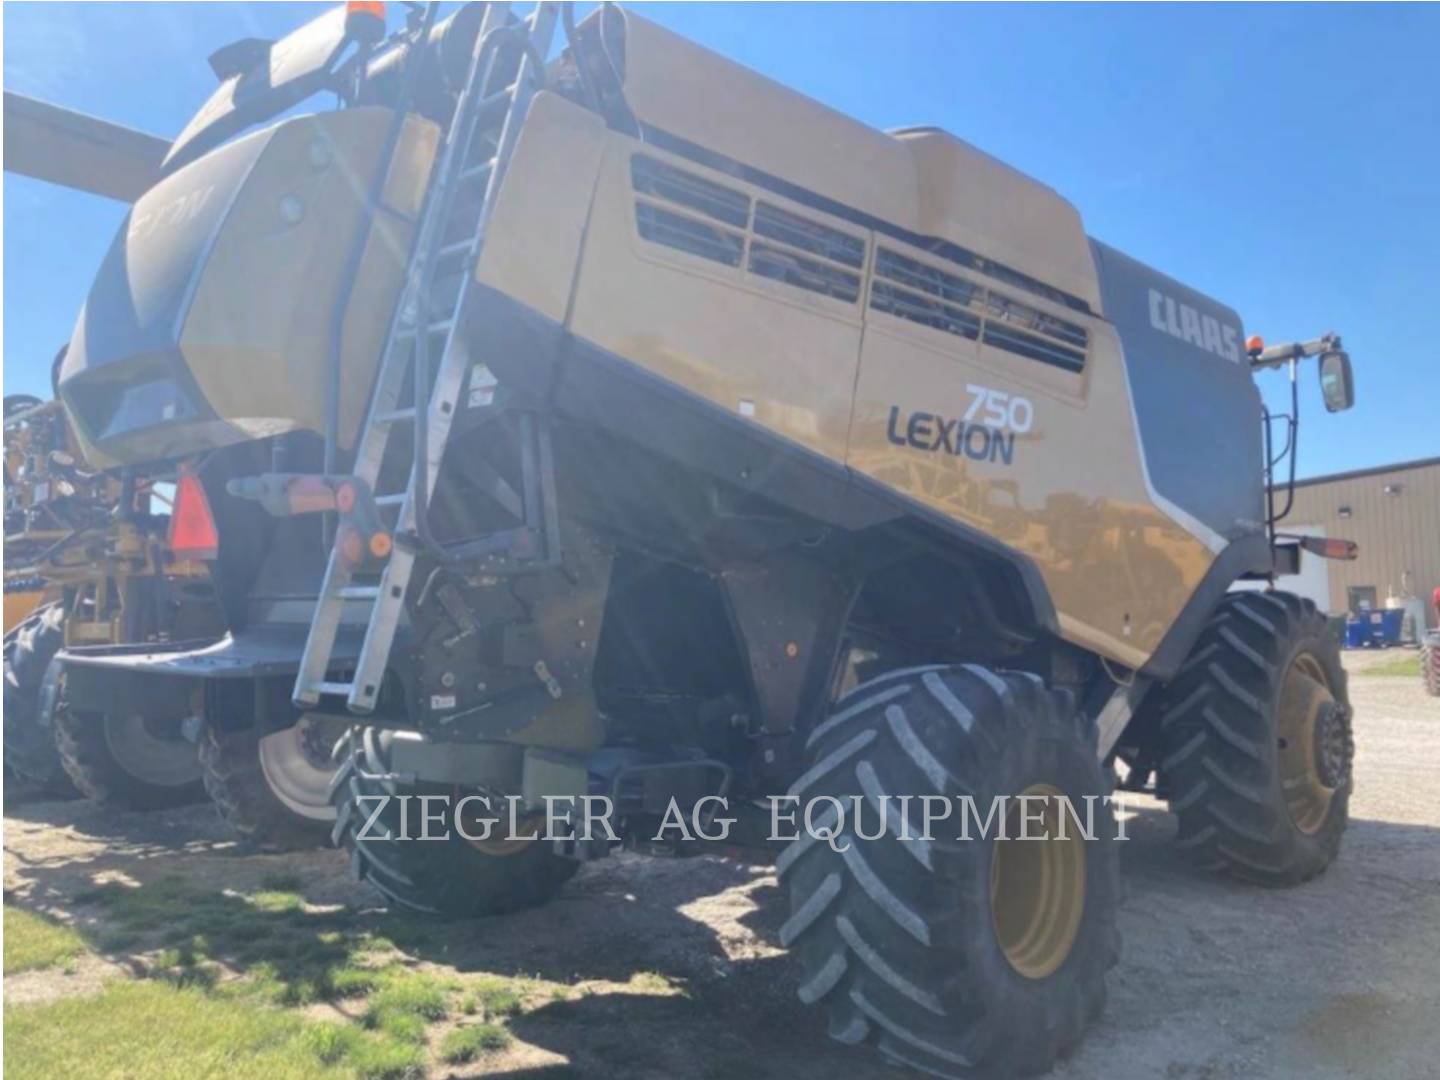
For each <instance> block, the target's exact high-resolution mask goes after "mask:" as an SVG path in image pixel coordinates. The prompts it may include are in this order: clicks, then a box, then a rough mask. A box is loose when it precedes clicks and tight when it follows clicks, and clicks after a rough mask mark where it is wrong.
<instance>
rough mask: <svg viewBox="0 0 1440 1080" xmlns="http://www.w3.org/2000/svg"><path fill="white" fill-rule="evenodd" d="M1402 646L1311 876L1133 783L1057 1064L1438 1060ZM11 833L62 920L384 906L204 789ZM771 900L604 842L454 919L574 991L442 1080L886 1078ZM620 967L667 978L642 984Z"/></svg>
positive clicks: (1370, 704) (1428, 852)
mask: <svg viewBox="0 0 1440 1080" xmlns="http://www.w3.org/2000/svg"><path fill="white" fill-rule="evenodd" d="M1393 655H1394V654H1388V655H1387V654H1379V655H1376V656H1371V655H1367V654H1358V655H1357V654H1349V655H1348V656H1347V659H1346V664H1347V667H1349V668H1350V670H1351V671H1352V673H1353V674H1352V680H1351V687H1352V698H1353V701H1354V704H1355V709H1356V741H1357V745H1358V750H1357V760H1356V766H1355V768H1356V792H1355V796H1354V799H1353V801H1352V803H1351V817H1352V820H1351V824H1350V830H1349V832H1348V834H1347V836H1346V840H1345V847H1344V850H1343V852H1342V854H1341V856H1340V858H1339V860H1338V861H1337V862H1336V863H1335V864H1334V865H1333V866H1332V867H1331V868H1330V870H1329V871H1328V872H1327V873H1326V874H1325V875H1324V876H1323V877H1322V878H1320V879H1319V880H1317V881H1315V882H1313V883H1311V884H1309V885H1307V886H1305V887H1303V888H1300V889H1297V890H1293V891H1287V892H1271V891H1265V890H1260V889H1255V888H1250V887H1246V886H1242V885H1237V884H1231V883H1227V882H1225V881H1220V880H1214V879H1209V878H1206V877H1203V876H1199V875H1197V874H1196V873H1194V872H1192V871H1191V870H1190V869H1189V868H1187V867H1186V866H1185V865H1184V864H1183V863H1182V862H1181V861H1180V859H1179V857H1178V856H1177V854H1176V852H1175V851H1174V850H1173V848H1172V846H1171V843H1170V841H1171V839H1172V836H1173V833H1174V823H1173V820H1172V819H1171V818H1170V817H1169V816H1168V815H1167V814H1165V813H1163V812H1162V811H1161V809H1160V808H1159V806H1158V805H1157V804H1155V803H1153V802H1151V801H1149V800H1147V799H1136V800H1135V802H1134V803H1133V805H1132V808H1131V809H1132V811H1133V818H1131V820H1130V821H1129V823H1128V833H1129V836H1130V840H1129V842H1128V843H1127V844H1126V846H1125V848H1124V850H1123V860H1124V880H1125V883H1126V893H1127V895H1126V898H1125V901H1124V905H1123V907H1122V910H1121V912H1120V926H1121V931H1122V933H1123V935H1124V942H1125V950H1124V955H1123V958H1122V960H1121V963H1120V966H1119V967H1118V968H1117V969H1116V971H1115V972H1114V973H1113V974H1112V976H1111V979H1110V1003H1109V1008H1108V1010H1107V1012H1106V1015H1105V1018H1104V1019H1103V1021H1102V1022H1101V1023H1100V1025H1099V1026H1098V1027H1097V1028H1096V1029H1094V1030H1093V1031H1092V1032H1091V1033H1090V1036H1089V1037H1088V1038H1087V1039H1086V1041H1085V1042H1084V1044H1083V1045H1082V1047H1081V1048H1080V1050H1079V1052H1078V1053H1077V1054H1076V1056H1075V1057H1074V1058H1073V1059H1072V1060H1070V1061H1069V1062H1067V1063H1065V1064H1063V1065H1062V1066H1061V1067H1060V1068H1059V1069H1058V1070H1057V1071H1056V1072H1055V1074H1054V1076H1056V1077H1057V1078H1061V1080H1082V1078H1083V1080H1091V1078H1096V1080H1098V1078H1101V1077H1104V1078H1106V1080H1117V1078H1128V1077H1145V1078H1149V1077H1156V1076H1162V1077H1166V1078H1169V1080H1192V1078H1193V1080H1202V1078H1207V1080H1208V1078H1220V1077H1232V1076H1233V1077H1239V1076H1245V1077H1250V1076H1261V1075H1263V1076H1281V1077H1292V1076H1293V1077H1306V1078H1325V1077H1348V1076H1384V1077H1427V1078H1428V1077H1433V1076H1435V1075H1437V1073H1440V1023H1437V1020H1440V980H1437V975H1440V700H1437V699H1433V698H1428V697H1426V696H1425V694H1424V691H1423V689H1422V687H1421V685H1420V682H1419V680H1418V679H1403V678H1393V677H1390V678H1385V677H1377V676H1369V677H1367V676H1366V675H1365V674H1364V669H1365V667H1367V666H1368V665H1370V664H1372V663H1374V662H1376V661H1383V660H1385V659H1389V658H1393ZM4 842H5V890H6V897H7V899H9V900H13V901H15V902H17V903H20V904H22V905H24V906H27V907H30V908H33V909H37V910H41V911H45V912H49V913H52V914H54V915H56V916H57V917H60V918H62V919H67V920H68V919H71V918H76V919H79V920H81V921H83V920H84V919H85V918H86V917H88V916H86V914H85V908H84V907H83V905H81V906H76V905H74V903H73V901H74V898H75V897H76V896H77V895H79V894H81V893H82V892H84V891H85V890H89V889H92V888H94V886H95V885H96V884H98V883H101V882H103V881H106V880H122V881H123V880H133V881H139V882H146V881H153V880H156V879H159V878H163V877H166V876H174V875H179V876H181V877H183V878H185V879H187V880H189V881H191V882H193V883H195V884H210V885H213V886H228V887H234V888H239V889H254V888H259V887H260V882H261V880H262V879H263V878H266V877H267V876H273V875H276V874H282V873H283V874H295V875H299V876H300V877H301V878H302V880H303V882H304V886H303V891H304V893H305V896H306V899H307V900H308V901H310V902H312V903H344V904H347V905H351V906H353V907H355V908H357V909H373V908H375V906H376V901H375V899H374V896H373V895H372V894H371V893H370V892H369V891H368V890H366V889H364V888H361V887H359V886H356V885H355V884H354V883H352V882H351V881H350V879H349V877H348V875H347V872H346V864H345V859H344V857H343V856H341V855H340V854H339V853H337V852H333V851H328V852H315V853H310V854H301V855H288V856H248V857H247V856H243V855H240V854H238V853H237V852H236V851H235V849H234V846H233V845H232V844H231V843H230V842H229V841H228V840H227V838H226V836H225V834H224V832H223V830H222V829H221V828H220V827H219V825H218V824H216V823H215V822H214V821H213V820H212V818H211V816H210V813H209V812H208V809H207V808H205V807H196V808H193V809H190V810H185V811H177V812H168V813H153V814H115V813H112V812H110V811H106V810H102V809H100V808H98V807H96V806H94V805H91V804H89V803H85V802H17V803H15V804H13V805H9V806H7V808H6V811H5V834H4ZM784 907H785V903H784V898H783V897H782V895H781V894H780V891H779V889H778V888H777V887H776V884H775V879H774V875H773V873H771V872H770V871H769V870H768V869H767V868H765V867H752V866H744V865H739V864H737V863H734V862H730V861H725V860H721V859H698V860H688V861H675V862H670V861H660V860H652V859H642V858H639V857H635V856H620V857H617V858H612V859H609V860H605V861H602V862H600V863H597V864H594V865H592V866H589V867H586V868H585V869H583V870H582V872H581V873H580V874H579V876H578V877H577V878H576V879H575V880H574V881H573V882H572V883H571V884H570V885H569V886H567V888H566V889H565V890H564V891H563V892H562V894H561V896H560V898H559V899H558V900H557V901H556V902H555V903H553V904H551V905H550V906H548V907H546V908H543V909H541V910H538V911H534V912H529V913H526V914H522V915H518V916H512V917H507V918H498V919H493V920H488V921H484V922H479V923H472V924H466V925H457V926H456V927H454V929H453V931H450V932H448V933H447V934H446V936H445V938H444V945H443V946H439V947H432V948H431V949H430V950H429V953H428V954H427V956H426V960H427V962H429V963H432V964H434V965H437V966H448V967H452V968H454V969H456V970H458V971H462V972H471V971H484V972H494V973H498V974H505V975H515V976H539V977H541V978H544V979H548V980H553V981H557V982H562V983H567V984H570V985H572V986H577V987H578V988H579V990H580V992H579V993H577V994H575V995H573V996H571V997H569V998H568V999H566V1000H557V1001H554V1002H550V1003H546V1004H543V1005H541V1006H539V1007H538V1008H535V1009H532V1010H530V1011H528V1012H526V1013H524V1014H523V1015H521V1016H519V1017H517V1018H515V1019H514V1020H512V1021H511V1022H510V1025H509V1027H510V1030H511V1032H512V1033H513V1035H514V1036H515V1039H516V1041H515V1042H514V1043H513V1044H512V1046H511V1047H510V1048H509V1049H508V1050H506V1051H504V1052H502V1053H501V1054H499V1055H496V1056H491V1057H489V1058H486V1059H485V1061H484V1063H483V1065H481V1066H478V1067H473V1066H472V1067H470V1071H468V1072H463V1071H462V1072H459V1073H451V1074H450V1075H481V1074H484V1075H503V1076H509V1077H520V1076H527V1077H552V1076H562V1075H567V1076H584V1077H617V1078H618V1077H625V1078H632V1077H656V1078H660V1077H665V1078H670V1077H716V1078H719V1077H739V1076H745V1077H776V1078H779V1077H785V1078H800V1080H803V1078H816V1080H820V1078H824V1080H831V1078H833V1077H835V1076H844V1077H847V1078H849V1077H862V1078H863V1077H870V1076H875V1077H880V1076H885V1077H893V1076H896V1075H898V1074H897V1073H896V1072H895V1070H893V1069H891V1068H888V1067H885V1066H882V1065H881V1064H879V1062H878V1061H877V1060H875V1059H872V1058H870V1057H868V1056H866V1054H864V1053H856V1052H853V1051H848V1050H846V1049H844V1048H842V1047H840V1046H838V1045H836V1044H833V1043H831V1042H829V1041H828V1040H827V1038H826V1036H825V1028H824V1022H823V1019H822V1018H821V1017H820V1016H819V1015H818V1014H817V1013H815V1012H813V1011H810V1010H808V1009H806V1008H804V1007H802V1006H801V1005H800V1004H799V1002H798V1001H797V1000H796V999H795V997H794V989H793V988H794V986H795V985H796V983H797V981H798V972H797V970H796V967H795V965H794V963H793V962H792V961H791V959H790V958H789V957H788V956H787V955H786V954H785V952H784V951H783V950H782V949H781V948H780V947H779V945H778V931H779V927H780V923H781V922H782V921H783V918H784ZM361 917H367V918H377V919H379V918H380V917H379V916H378V915H363V916H361ZM382 924H383V922H382ZM126 960H127V958H126V957H124V956H123V955H109V956H105V957H102V958H97V959H91V960H86V961H85V962H83V963H82V964H81V965H80V966H79V968H78V969H77V970H76V971H75V972H74V973H73V974H71V975H68V976H64V977H60V976H56V975H53V974H46V973H44V972H35V973H29V974H26V975H20V976H16V977H12V978H10V979H7V980H6V985H5V1000H6V1002H7V1003H14V1002H20V1001H25V1000H37V999H45V998H47V997H50V996H52V995H53V994H55V993H57V992H61V990H62V989H63V992H67V993H75V992H86V991H88V990H93V988H94V987H95V986H96V985H97V984H98V983H99V982H100V981H102V980H103V979H105V978H108V977H123V975H124V972H125V970H126ZM637 973H653V974H655V975H659V976H662V977H663V978H664V979H665V980H668V981H670V982H671V983H673V984H677V985H678V986H680V987H681V988H682V990H683V993H680V994H668V995H654V994H637V993H636V992H635V987H636V986H637V985H639V984H638V983H637V982H632V977H633V976H635V975H636V974H637ZM57 988H60V989H57Z"/></svg>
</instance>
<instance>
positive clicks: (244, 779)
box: [200, 718, 335, 852]
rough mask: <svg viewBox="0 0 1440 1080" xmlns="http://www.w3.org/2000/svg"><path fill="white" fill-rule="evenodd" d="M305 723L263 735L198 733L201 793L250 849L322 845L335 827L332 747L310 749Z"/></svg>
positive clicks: (243, 731) (207, 729)
mask: <svg viewBox="0 0 1440 1080" xmlns="http://www.w3.org/2000/svg"><path fill="white" fill-rule="evenodd" d="M316 735H318V732H314V731H312V730H311V729H310V728H309V726H308V722H307V720H306V719H304V718H302V720H301V721H300V722H299V723H297V724H295V725H293V726H291V727H289V728H286V729H285V730H283V731H276V732H271V733H270V734H268V735H264V736H261V735H260V733H259V732H258V731H257V730H256V729H255V728H254V727H247V728H243V729H241V730H238V731H222V730H220V729H219V728H217V727H216V726H215V725H214V724H208V725H206V727H205V730H204V733H203V734H202V735H201V736H200V767H201V772H202V775H203V778H204V781H205V791H206V793H207V794H209V796H210V801H211V802H212V803H214V804H215V809H216V812H217V813H219V815H220V818H221V820H223V821H224V822H225V824H227V825H228V826H230V828H231V829H232V830H234V832H235V834H236V836H238V837H239V838H240V842H241V843H242V844H243V845H244V846H245V847H247V848H249V849H251V850H254V851H267V852H278V851H299V850H303V849H305V848H315V847H323V846H324V845H325V844H327V843H328V842H329V839H330V831H331V829H332V828H334V824H335V809H334V807H333V806H331V805H330V801H329V796H330V779H331V777H332V776H333V775H334V767H333V765H332V764H330V762H329V761H328V758H329V749H330V748H329V747H328V746H326V747H324V748H323V752H322V749H321V746H320V745H318V744H317V745H314V746H311V745H310V742H311V741H313V740H312V738H311V737H312V736H316Z"/></svg>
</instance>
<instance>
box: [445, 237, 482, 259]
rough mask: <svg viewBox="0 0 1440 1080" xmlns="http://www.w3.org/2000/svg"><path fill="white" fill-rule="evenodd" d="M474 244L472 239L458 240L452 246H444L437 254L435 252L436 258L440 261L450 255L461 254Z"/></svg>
mask: <svg viewBox="0 0 1440 1080" xmlns="http://www.w3.org/2000/svg"><path fill="white" fill-rule="evenodd" d="M474 244H475V241H474V240H473V239H467V240H458V241H456V242H455V243H453V244H446V245H445V246H444V247H442V248H441V249H440V250H439V252H437V257H438V258H441V259H448V258H450V257H451V256H452V255H460V254H463V253H464V252H467V251H469V250H470V249H471V248H472V247H473V246H474Z"/></svg>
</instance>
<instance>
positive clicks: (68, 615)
mask: <svg viewBox="0 0 1440 1080" xmlns="http://www.w3.org/2000/svg"><path fill="white" fill-rule="evenodd" d="M4 423H5V428H4V436H5V639H4V640H5V644H4V664H5V668H4V670H5V683H4V694H5V716H4V748H5V767H6V768H7V769H8V770H10V771H11V772H12V773H14V774H16V775H17V776H20V777H22V778H23V779H26V780H29V781H31V782H33V783H35V784H37V785H38V786H40V787H41V788H43V789H46V790H48V791H51V792H54V793H64V792H67V791H70V790H73V788H72V785H73V787H74V788H78V789H79V790H80V791H81V792H82V793H83V794H85V795H87V796H89V797H91V798H96V799H101V800H106V801H113V802H117V803H121V804H123V805H127V806H133V807H152V806H165V805H175V804H178V803H181V802H188V801H193V800H194V799H196V798H198V797H199V796H200V795H201V793H202V789H201V787H200V784H199V775H200V774H199V766H198V764H197V762H196V758H195V749H194V745H193V744H192V743H190V742H188V741H187V740H185V739H184V738H183V737H182V736H181V733H180V726H179V724H180V719H181V718H178V717H177V718H155V717H146V716H142V715H139V714H137V713H123V714H122V713H113V714H105V715H104V716H103V717H100V718H96V719H95V720H94V721H93V722H90V721H89V720H88V719H87V722H86V723H84V724H83V725H80V724H77V723H76V722H75V718H73V717H71V716H70V715H69V714H68V711H67V710H66V708H65V703H64V695H63V685H62V679H61V672H60V667H59V665H58V664H57V663H55V661H54V657H55V655H56V654H57V653H58V652H59V650H60V649H61V648H62V647H67V646H86V645H114V644H123V643H134V642H143V641H146V640H156V639H158V638H160V637H162V636H163V637H167V638H168V637H170V636H171V635H172V634H174V633H176V632H177V631H178V632H179V634H180V636H184V635H185V634H186V633H192V634H201V633H205V632H207V631H209V629H210V628H211V627H212V626H213V614H212V611H213V606H214V601H213V597H212V594H211V590H210V586H209V582H208V571H207V570H206V568H205V566H204V565H203V564H202V563H197V562H184V561H181V562H177V561H175V560H173V559H171V558H170V557H169V555H168V552H167V550H166V545H165V534H166V526H167V524H168V519H167V517H166V516H165V514H164V513H163V510H164V507H163V497H162V496H160V495H157V494H156V493H155V492H153V491H150V490H147V489H144V488H139V489H137V487H136V486H135V484H134V483H133V482H132V481H130V480H129V479H127V478H122V477H120V476H116V475H111V474H105V473H100V472H96V471H94V470H92V469H90V468H88V467H87V465H86V463H85V459H84V458H83V457H82V455H81V451H80V447H79V445H78V443H77V441H76V439H75V437H74V432H73V429H72V428H71V426H70V424H69V422H68V420H67V418H66V415H65V411H64V409H63V408H62V407H61V406H60V403H59V402H58V401H51V402H42V401H40V400H39V399H37V398H33V397H29V396H28V395H14V396H11V397H7V398H6V399H5V421H4ZM155 503H160V505H159V506H157V507H156V509H159V510H160V511H161V512H160V513H152V512H151V507H152V505H153V504H155Z"/></svg>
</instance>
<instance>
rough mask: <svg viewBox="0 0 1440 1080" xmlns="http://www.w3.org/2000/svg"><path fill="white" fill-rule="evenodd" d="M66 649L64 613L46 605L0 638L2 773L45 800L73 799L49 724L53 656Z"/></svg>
mask: <svg viewBox="0 0 1440 1080" xmlns="http://www.w3.org/2000/svg"><path fill="white" fill-rule="evenodd" d="M64 643H65V609H64V607H63V606H61V605H60V604H58V603H54V604H46V605H44V606H43V607H40V608H37V609H36V610H35V611H33V612H31V613H30V614H29V615H27V616H26V617H25V618H24V619H22V620H21V621H20V622H19V623H17V624H16V625H15V626H14V627H12V628H11V629H10V632H9V633H7V634H6V635H5V645H4V649H5V653H4V656H5V660H4V664H5V667H4V677H5V686H4V709H5V721H4V747H5V767H6V768H7V769H9V770H10V771H11V772H13V773H14V774H15V775H16V776H18V777H20V778H21V779H22V780H27V781H29V782H30V783H32V784H34V785H35V786H36V787H37V788H39V789H40V790H41V791H43V792H44V793H46V794H47V795H57V796H62V797H65V796H68V797H73V796H74V795H76V794H77V792H76V791H75V786H74V785H73V784H72V783H71V782H70V778H69V777H68V776H67V775H66V774H65V770H64V768H63V767H62V766H61V764H60V752H59V751H58V750H57V749H56V747H55V728H54V726H53V723H52V717H53V713H54V706H55V700H56V696H57V692H58V689H59V681H60V670H61V669H60V665H59V664H57V663H56V662H55V654H56V653H57V652H59V651H60V646H61V645H63V644H64Z"/></svg>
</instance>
